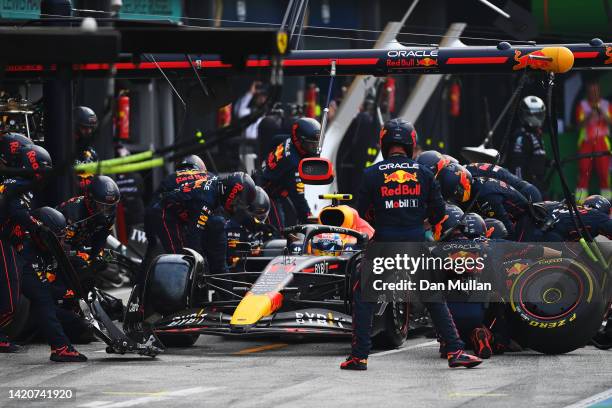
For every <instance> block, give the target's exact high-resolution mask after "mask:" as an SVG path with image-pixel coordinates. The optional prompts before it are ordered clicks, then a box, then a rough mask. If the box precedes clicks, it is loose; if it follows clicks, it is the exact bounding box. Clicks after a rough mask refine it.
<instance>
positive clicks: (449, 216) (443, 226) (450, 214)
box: [433, 204, 463, 241]
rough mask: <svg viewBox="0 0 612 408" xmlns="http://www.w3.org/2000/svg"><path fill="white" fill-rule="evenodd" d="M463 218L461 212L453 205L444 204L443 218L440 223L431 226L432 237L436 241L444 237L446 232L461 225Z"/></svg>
mask: <svg viewBox="0 0 612 408" xmlns="http://www.w3.org/2000/svg"><path fill="white" fill-rule="evenodd" d="M462 217H463V210H462V209H461V208H459V207H457V206H456V205H454V204H446V209H445V210H444V217H443V218H442V220H441V221H440V222H438V223H437V224H436V225H434V226H433V237H434V239H435V240H436V241H439V240H440V238H442V236H443V235H444V233H445V232H446V231H448V230H449V229H451V228H454V227H456V226H457V225H459V224H460V223H461V218H462Z"/></svg>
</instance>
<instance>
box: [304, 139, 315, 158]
mask: <svg viewBox="0 0 612 408" xmlns="http://www.w3.org/2000/svg"><path fill="white" fill-rule="evenodd" d="M302 147H303V148H304V150H305V151H306V152H307V153H308V154H312V155H317V154H319V141H318V140H304V141H303V142H302Z"/></svg>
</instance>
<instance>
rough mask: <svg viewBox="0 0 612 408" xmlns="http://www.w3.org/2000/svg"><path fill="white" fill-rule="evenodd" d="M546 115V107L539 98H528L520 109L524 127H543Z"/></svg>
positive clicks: (525, 98) (522, 102) (523, 101)
mask: <svg viewBox="0 0 612 408" xmlns="http://www.w3.org/2000/svg"><path fill="white" fill-rule="evenodd" d="M545 115H546V105H544V101H543V100H542V99H540V98H538V97H537V96H533V95H530V96H526V97H524V98H523V100H522V101H521V104H520V107H519V117H520V119H521V123H522V124H523V125H524V126H527V127H530V128H539V127H542V124H543V123H544V117H545Z"/></svg>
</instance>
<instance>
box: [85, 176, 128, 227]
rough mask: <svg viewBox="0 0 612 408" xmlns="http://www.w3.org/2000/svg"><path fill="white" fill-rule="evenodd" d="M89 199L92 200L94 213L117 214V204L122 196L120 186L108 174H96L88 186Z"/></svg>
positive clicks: (107, 215)
mask: <svg viewBox="0 0 612 408" xmlns="http://www.w3.org/2000/svg"><path fill="white" fill-rule="evenodd" d="M86 197H87V199H88V200H89V201H90V202H91V204H92V206H93V209H94V213H101V214H102V215H104V216H106V217H110V216H114V215H115V206H116V205H117V203H118V202H119V199H120V198H121V193H120V192H119V187H118V186H117V183H115V180H113V179H112V178H110V177H108V176H94V177H93V178H92V179H91V183H89V186H87V195H86Z"/></svg>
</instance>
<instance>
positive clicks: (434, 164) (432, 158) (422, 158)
mask: <svg viewBox="0 0 612 408" xmlns="http://www.w3.org/2000/svg"><path fill="white" fill-rule="evenodd" d="M416 161H417V163H419V164H420V165H422V166H424V167H427V168H428V169H429V170H430V171H431V172H432V173H433V174H434V176H436V177H438V174H439V173H440V170H442V169H443V168H444V167H446V165H447V164H448V163H449V161H448V160H447V159H446V158H445V157H444V155H442V154H441V153H439V152H437V151H435V150H426V151H424V152H423V153H421V154H419V157H417V159H416Z"/></svg>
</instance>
